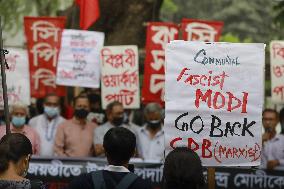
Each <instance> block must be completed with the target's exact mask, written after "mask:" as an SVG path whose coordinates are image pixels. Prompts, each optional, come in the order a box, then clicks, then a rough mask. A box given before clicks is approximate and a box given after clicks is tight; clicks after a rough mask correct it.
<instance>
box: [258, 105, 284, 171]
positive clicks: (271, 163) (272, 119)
mask: <svg viewBox="0 0 284 189" xmlns="http://www.w3.org/2000/svg"><path fill="white" fill-rule="evenodd" d="M278 120H279V114H278V112H277V111H276V110H273V109H265V110H264V111H263V113H262V122H263V125H264V126H265V133H264V134H263V135H262V142H263V146H262V148H263V149H262V154H261V160H262V166H263V167H265V168H267V169H270V170H272V169H275V168H276V167H277V166H284V135H281V134H277V132H276V125H277V123H278Z"/></svg>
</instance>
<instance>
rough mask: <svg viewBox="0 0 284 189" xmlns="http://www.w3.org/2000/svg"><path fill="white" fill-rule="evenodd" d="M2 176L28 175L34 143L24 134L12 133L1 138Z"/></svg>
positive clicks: (3, 177) (0, 159)
mask: <svg viewBox="0 0 284 189" xmlns="http://www.w3.org/2000/svg"><path fill="white" fill-rule="evenodd" d="M0 152H1V153H0V178H1V179H6V180H9V179H11V180H13V179H20V178H23V177H25V176H26V174H27V171H28V168H29V161H30V157H31V155H32V144H31V142H30V140H29V139H28V138H27V137H26V136H25V135H23V134H20V133H11V134H7V135H5V136H3V137H2V139H1V140H0Z"/></svg>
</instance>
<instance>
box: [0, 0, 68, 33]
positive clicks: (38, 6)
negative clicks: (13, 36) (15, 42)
mask: <svg viewBox="0 0 284 189" xmlns="http://www.w3.org/2000/svg"><path fill="white" fill-rule="evenodd" d="M72 2H73V0H64V1H62V0H0V16H1V18H2V21H3V23H2V26H3V29H4V30H5V31H9V32H12V33H17V32H18V31H19V30H20V29H21V28H22V25H23V16H36V15H38V16H56V13H57V11H58V10H59V9H60V8H64V6H66V5H70V4H72Z"/></svg>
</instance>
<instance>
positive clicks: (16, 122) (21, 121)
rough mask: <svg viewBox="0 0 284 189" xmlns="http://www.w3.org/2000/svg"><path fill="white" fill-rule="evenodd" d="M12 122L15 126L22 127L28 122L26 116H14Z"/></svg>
mask: <svg viewBox="0 0 284 189" xmlns="http://www.w3.org/2000/svg"><path fill="white" fill-rule="evenodd" d="M12 123H13V125H14V126H15V127H22V126H23V125H25V123H26V117H19V116H13V117H12Z"/></svg>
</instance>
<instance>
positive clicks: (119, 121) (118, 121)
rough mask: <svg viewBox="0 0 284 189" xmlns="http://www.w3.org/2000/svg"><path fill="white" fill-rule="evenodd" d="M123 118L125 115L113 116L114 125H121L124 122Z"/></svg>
mask: <svg viewBox="0 0 284 189" xmlns="http://www.w3.org/2000/svg"><path fill="white" fill-rule="evenodd" d="M123 120H124V117H123V116H122V117H115V118H113V120H112V124H113V125H114V126H120V125H121V124H122V123H123Z"/></svg>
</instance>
